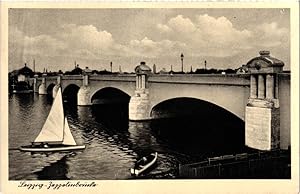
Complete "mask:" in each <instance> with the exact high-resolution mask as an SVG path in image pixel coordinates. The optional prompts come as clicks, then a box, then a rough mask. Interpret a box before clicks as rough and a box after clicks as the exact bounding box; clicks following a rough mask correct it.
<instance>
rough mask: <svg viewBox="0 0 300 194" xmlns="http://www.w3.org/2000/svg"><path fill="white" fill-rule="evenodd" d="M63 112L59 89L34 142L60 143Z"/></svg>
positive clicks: (61, 139)
mask: <svg viewBox="0 0 300 194" xmlns="http://www.w3.org/2000/svg"><path fill="white" fill-rule="evenodd" d="M63 129H64V110H63V103H62V94H61V88H60V87H59V89H58V92H57V94H56V97H55V99H54V101H53V104H52V107H51V110H50V113H49V115H48V117H47V120H46V122H45V123H44V126H43V128H42V130H41V132H40V134H39V135H38V136H37V138H36V139H35V140H34V142H62V141H63V133H64V130H63Z"/></svg>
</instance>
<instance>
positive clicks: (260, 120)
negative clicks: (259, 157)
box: [245, 106, 280, 150]
mask: <svg viewBox="0 0 300 194" xmlns="http://www.w3.org/2000/svg"><path fill="white" fill-rule="evenodd" d="M279 119H280V118H279V109H277V108H262V107H250V106H247V107H246V120H247V122H246V127H245V136H246V137H245V139H246V145H247V146H249V147H252V148H256V149H259V150H271V149H276V148H279V137H280V134H279V133H280V125H279Z"/></svg>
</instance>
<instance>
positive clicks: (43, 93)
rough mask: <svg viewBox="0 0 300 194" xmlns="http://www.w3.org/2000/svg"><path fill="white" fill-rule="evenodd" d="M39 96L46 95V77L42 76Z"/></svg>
mask: <svg viewBox="0 0 300 194" xmlns="http://www.w3.org/2000/svg"><path fill="white" fill-rule="evenodd" d="M39 94H41V95H45V94H47V87H46V77H45V76H43V78H42V84H41V85H40V87H39Z"/></svg>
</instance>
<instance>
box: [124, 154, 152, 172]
mask: <svg viewBox="0 0 300 194" xmlns="http://www.w3.org/2000/svg"><path fill="white" fill-rule="evenodd" d="M156 160H157V152H155V153H152V154H150V155H149V156H145V157H143V158H141V159H140V160H138V161H137V162H136V163H135V165H134V167H133V168H131V169H130V173H131V175H132V176H139V175H141V174H142V173H143V172H145V171H146V170H148V169H149V168H150V167H152V166H153V165H154V164H155V163H156Z"/></svg>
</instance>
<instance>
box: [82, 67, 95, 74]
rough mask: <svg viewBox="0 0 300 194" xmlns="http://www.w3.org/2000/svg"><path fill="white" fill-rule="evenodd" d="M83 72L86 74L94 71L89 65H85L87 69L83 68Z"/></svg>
mask: <svg viewBox="0 0 300 194" xmlns="http://www.w3.org/2000/svg"><path fill="white" fill-rule="evenodd" d="M83 72H84V73H85V74H92V72H93V71H92V70H91V69H89V67H85V69H84V70H83Z"/></svg>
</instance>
